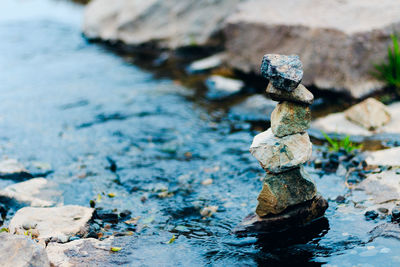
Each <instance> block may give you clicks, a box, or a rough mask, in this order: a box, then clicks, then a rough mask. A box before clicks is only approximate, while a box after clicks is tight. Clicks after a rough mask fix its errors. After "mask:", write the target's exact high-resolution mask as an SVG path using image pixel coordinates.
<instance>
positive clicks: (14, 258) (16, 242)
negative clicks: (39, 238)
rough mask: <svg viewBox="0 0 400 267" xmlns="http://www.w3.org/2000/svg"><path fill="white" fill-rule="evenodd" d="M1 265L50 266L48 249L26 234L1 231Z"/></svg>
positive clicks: (8, 266) (9, 266) (5, 266)
mask: <svg viewBox="0 0 400 267" xmlns="http://www.w3.org/2000/svg"><path fill="white" fill-rule="evenodd" d="M0 265H1V266H4V267H16V266H18V267H19V266H21V267H50V263H49V259H48V257H47V254H46V251H45V250H44V248H43V247H42V246H40V245H38V244H37V243H36V242H35V241H33V240H31V239H29V238H28V237H26V236H24V235H22V236H21V235H12V234H8V233H0Z"/></svg>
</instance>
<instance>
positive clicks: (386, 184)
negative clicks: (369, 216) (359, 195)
mask: <svg viewBox="0 0 400 267" xmlns="http://www.w3.org/2000/svg"><path fill="white" fill-rule="evenodd" d="M399 180H400V175H399V174H396V170H390V171H384V172H381V173H377V174H370V175H368V177H367V178H365V179H364V180H363V181H362V182H361V183H360V184H358V185H357V186H356V187H355V189H356V190H362V191H364V192H365V193H366V195H367V198H366V199H359V200H358V202H360V201H363V203H364V205H365V206H366V207H367V209H368V210H371V209H376V208H378V207H385V208H387V209H389V211H390V210H391V209H392V208H393V207H394V206H395V205H396V204H397V203H399V201H400V183H399Z"/></svg>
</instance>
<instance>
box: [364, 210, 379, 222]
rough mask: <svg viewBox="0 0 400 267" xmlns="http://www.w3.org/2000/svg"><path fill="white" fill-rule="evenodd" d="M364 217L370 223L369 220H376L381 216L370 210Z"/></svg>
mask: <svg viewBox="0 0 400 267" xmlns="http://www.w3.org/2000/svg"><path fill="white" fill-rule="evenodd" d="M364 216H365V218H366V219H367V220H368V221H369V220H375V219H376V218H378V216H379V214H378V213H377V212H376V211H374V210H369V211H367V212H365V214H364Z"/></svg>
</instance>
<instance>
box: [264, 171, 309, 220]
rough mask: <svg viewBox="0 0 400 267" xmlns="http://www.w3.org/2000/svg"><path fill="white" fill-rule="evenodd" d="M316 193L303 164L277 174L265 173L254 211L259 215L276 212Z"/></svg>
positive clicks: (305, 199)
mask: <svg viewBox="0 0 400 267" xmlns="http://www.w3.org/2000/svg"><path fill="white" fill-rule="evenodd" d="M316 194H317V189H316V186H315V184H314V182H313V180H312V179H311V178H310V175H309V174H308V173H307V172H306V171H305V170H304V168H303V166H301V167H299V168H296V169H293V170H290V171H287V172H283V173H279V174H267V176H266V177H265V179H264V185H263V188H262V190H261V192H260V194H259V196H258V206H257V209H256V213H257V215H258V216H260V217H263V216H266V215H268V214H271V213H272V214H278V213H281V212H282V211H284V210H285V209H286V208H287V207H289V206H293V205H296V204H300V203H302V202H304V201H307V200H311V199H312V198H313V197H315V195H316Z"/></svg>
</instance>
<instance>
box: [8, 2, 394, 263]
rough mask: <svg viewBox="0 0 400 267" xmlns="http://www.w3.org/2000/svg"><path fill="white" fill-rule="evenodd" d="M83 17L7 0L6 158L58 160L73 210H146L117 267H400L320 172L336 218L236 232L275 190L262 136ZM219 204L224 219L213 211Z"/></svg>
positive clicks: (40, 162)
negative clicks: (91, 38)
mask: <svg viewBox="0 0 400 267" xmlns="http://www.w3.org/2000/svg"><path fill="white" fill-rule="evenodd" d="M82 13H83V7H82V6H80V5H76V4H72V3H70V2H66V1H56V0H23V1H21V0H2V1H1V2H0V40H1V42H0V100H1V105H0V155H1V156H2V157H10V158H17V159H19V160H20V161H21V162H23V163H24V164H26V165H28V166H29V165H31V164H33V165H36V166H42V168H44V167H43V166H46V167H48V166H51V167H50V168H51V170H52V172H51V173H50V174H49V175H47V179H49V180H51V181H53V182H55V183H56V184H57V185H58V187H59V189H60V190H61V191H62V192H63V202H64V204H77V205H83V206H89V205H90V204H89V203H90V200H95V201H96V207H97V208H98V207H102V208H104V209H105V210H115V209H117V210H118V211H124V210H129V211H131V212H132V215H131V216H132V217H139V216H140V219H139V221H138V225H137V226H134V227H128V226H127V224H125V223H123V222H122V221H121V222H119V223H116V224H112V225H111V228H110V231H108V232H105V233H104V235H105V236H107V235H112V234H114V235H115V234H117V235H120V237H116V242H117V243H118V244H119V245H120V246H121V247H122V248H123V249H122V250H121V251H120V252H118V253H114V254H112V253H108V252H105V253H106V254H107V255H106V257H105V259H104V266H110V264H123V265H125V266H126V265H132V266H138V265H143V266H204V265H207V264H209V265H213V266H232V265H240V266H243V265H245V266H254V265H262V266H266V265H267V264H276V263H286V264H291V265H295V264H296V265H297V266H306V265H312V266H314V265H315V266H318V265H321V264H322V263H328V264H330V265H331V266H334V265H337V266H354V265H357V264H359V265H360V266H399V264H400V256H399V255H400V241H399V240H397V239H390V238H384V237H376V238H374V236H373V235H372V234H369V232H370V231H371V230H372V229H373V228H374V227H375V226H377V225H378V224H380V223H383V221H366V220H365V218H364V212H363V211H362V210H360V209H357V208H356V207H355V206H356V205H355V202H356V200H354V201H353V199H352V198H353V195H352V194H349V190H348V189H347V188H346V187H345V185H344V177H339V176H336V175H334V174H319V172H317V171H316V170H314V169H312V168H311V167H307V170H308V171H309V172H310V173H312V174H313V178H314V179H315V180H316V182H317V184H318V188H319V190H320V192H321V194H322V195H323V196H325V197H326V198H328V199H329V200H330V201H329V204H330V207H329V209H328V211H327V214H326V220H322V221H321V222H320V223H318V224H316V225H313V226H312V227H310V228H309V229H304V231H297V232H296V233H292V235H290V237H288V236H280V235H276V236H252V237H242V238H239V237H236V236H234V235H232V234H231V232H230V231H231V230H232V229H233V228H234V227H235V226H236V225H237V224H238V223H239V222H240V221H241V220H242V219H243V218H244V217H245V216H246V215H248V214H249V213H250V212H251V211H253V210H254V209H255V206H256V201H257V200H256V198H257V195H258V192H259V190H260V189H261V182H260V178H262V175H263V171H262V169H261V168H260V167H259V164H258V162H256V160H255V159H254V158H252V157H251V155H250V153H249V151H248V148H249V145H250V144H251V141H252V138H253V136H254V135H255V134H256V132H253V131H251V130H250V129H252V128H251V127H243V125H242V126H241V127H235V125H234V123H235V122H233V121H230V120H228V119H221V117H220V116H221V115H220V113H219V112H218V110H211V111H210V110H209V109H207V108H204V106H202V105H199V104H197V103H195V102H193V101H191V100H190V97H188V96H190V95H191V94H192V91H191V89H188V88H185V87H182V86H180V85H178V84H176V83H174V82H173V81H171V80H168V79H155V78H154V77H153V75H152V73H150V72H146V71H143V70H141V69H139V68H138V67H136V66H134V65H132V64H130V63H129V62H127V61H124V59H123V58H121V57H118V56H117V55H115V54H113V53H110V51H107V50H106V49H104V48H103V47H101V46H98V45H95V44H89V43H88V42H86V41H85V39H84V38H83V37H82V35H81V32H80V24H81V18H82ZM244 124H245V123H244ZM210 179H212V182H211V180H210ZM14 182H16V181H12V180H1V181H0V186H2V187H3V186H6V185H8V184H11V183H14ZM110 193H111V195H110V196H114V195H115V196H114V197H110V196H108V194H110ZM113 194H114V195H113ZM346 194H347V195H346ZM340 195H341V196H343V195H346V196H347V198H346V201H344V203H337V202H336V201H334V200H335V199H336V198H337V196H340ZM209 206H217V207H218V209H217V212H216V213H214V214H213V215H212V216H211V217H204V216H202V215H201V214H200V211H201V209H202V208H204V207H209ZM11 216H12V212H10V214H8V217H7V220H9V219H10V217H11ZM132 228H133V229H132ZM127 233H129V234H127ZM174 235H175V236H176V240H175V241H174V242H169V244H168V241H169V240H170V239H171V238H172V237H173V236H174Z"/></svg>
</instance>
